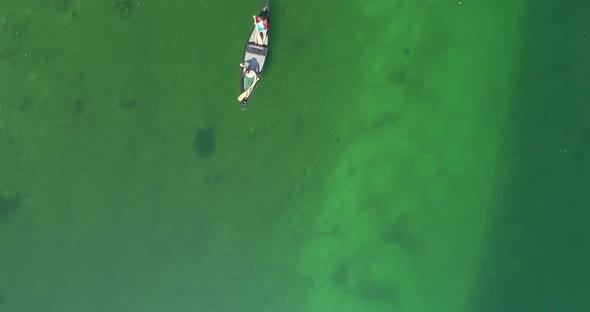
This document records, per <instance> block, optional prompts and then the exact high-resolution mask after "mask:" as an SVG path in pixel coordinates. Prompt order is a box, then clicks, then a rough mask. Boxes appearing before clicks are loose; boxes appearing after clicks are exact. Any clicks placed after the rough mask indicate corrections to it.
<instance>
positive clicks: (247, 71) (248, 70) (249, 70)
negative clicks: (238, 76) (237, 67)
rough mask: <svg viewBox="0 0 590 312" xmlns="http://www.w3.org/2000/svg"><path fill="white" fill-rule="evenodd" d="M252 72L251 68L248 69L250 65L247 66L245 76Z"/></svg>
mask: <svg viewBox="0 0 590 312" xmlns="http://www.w3.org/2000/svg"><path fill="white" fill-rule="evenodd" d="M251 71H252V67H250V65H248V67H246V74H249V73H250V72H251Z"/></svg>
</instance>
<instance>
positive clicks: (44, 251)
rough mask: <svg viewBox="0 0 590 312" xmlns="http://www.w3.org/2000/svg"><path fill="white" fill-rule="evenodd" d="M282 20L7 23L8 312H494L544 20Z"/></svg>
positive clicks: (147, 10)
mask: <svg viewBox="0 0 590 312" xmlns="http://www.w3.org/2000/svg"><path fill="white" fill-rule="evenodd" d="M259 2H261V1H242V0H240V1H237V0H232V1H224V2H223V3H218V2H205V1H200V0H199V1H168V2H149V1H146V2H143V1H141V2H125V1H110V2H108V1H107V3H103V2H98V1H97V2H90V1H76V0H71V1H67V0H60V1H49V0H47V1H41V0H39V1H20V2H11V3H7V2H2V4H0V12H2V13H0V27H1V30H2V32H1V37H0V40H1V41H0V47H1V53H2V54H1V61H0V71H1V72H2V76H0V85H1V86H2V88H0V100H1V102H0V139H1V141H0V172H1V173H2V175H1V177H0V196H2V202H1V203H2V206H0V208H1V209H2V210H0V248H1V249H0V310H4V309H6V311H16V312H20V311H39V310H40V309H41V307H42V308H43V310H44V311H49V312H51V311H82V310H84V311H147V312H149V311H198V312H201V311H203V312H205V311H207V312H209V311H217V312H221V311H269V312H270V311H282V312H287V311H311V312H313V311H343V312H344V311H367V310H371V311H391V310H395V311H410V312H411V311H470V310H469V302H470V299H471V296H472V293H471V292H472V289H473V287H474V283H475V281H474V280H475V278H476V274H477V273H478V270H479V262H480V257H481V254H482V252H483V251H484V250H485V248H486V244H485V242H486V240H487V239H488V237H487V236H486V235H487V233H488V230H489V228H488V225H489V224H488V220H489V218H490V216H491V215H492V211H490V205H491V204H490V202H491V201H492V200H493V196H494V194H495V193H494V192H495V191H496V185H497V183H498V181H497V177H496V176H495V168H497V166H499V165H501V164H499V162H500V160H499V156H498V155H499V154H500V153H501V152H502V151H501V146H502V143H503V142H502V140H503V139H504V135H505V133H504V130H505V129H503V128H502V119H503V118H505V117H506V115H507V114H509V113H510V112H509V107H507V105H508V103H510V100H509V98H510V96H511V92H512V91H513V90H511V83H512V81H511V77H512V75H513V70H514V67H515V64H514V61H515V55H516V54H517V53H518V52H519V50H518V41H517V40H516V38H517V37H518V36H519V35H520V34H519V31H520V25H519V22H520V21H521V20H520V19H521V17H522V12H521V11H522V9H521V8H520V5H519V4H516V3H513V2H511V1H504V2H505V3H502V5H496V4H488V3H487V2H480V1H463V2H461V3H459V2H458V1H426V0H423V1H402V0H396V1H381V0H373V1H368V2H366V3H364V2H363V3H359V4H357V3H351V2H346V3H342V1H332V2H322V3H316V4H313V5H312V7H313V9H311V10H310V5H309V4H306V3H303V2H296V1H276V2H274V1H273V2H272V3H271V27H272V28H271V33H270V36H271V37H270V38H271V52H270V56H269V60H268V62H269V63H268V67H267V68H266V69H265V70H266V72H265V73H264V75H263V76H262V78H261V80H260V85H259V88H258V89H257V91H256V92H255V94H254V97H253V98H252V100H251V102H250V103H249V105H248V109H247V110H246V111H245V112H241V111H240V110H239V103H238V102H237V101H236V100H235V98H236V97H237V96H238V91H239V80H238V79H239V78H238V75H239V74H238V72H239V70H240V69H239V67H238V63H239V61H240V58H241V52H242V49H243V46H244V43H245V42H244V40H245V37H246V36H247V34H248V33H249V29H250V27H251V25H250V24H249V23H250V22H251V15H252V14H256V13H257V12H258V11H259V9H260V7H261V6H262V3H259ZM122 4H129V5H131V6H130V9H131V10H130V11H129V16H125V17H122V16H120V12H121V11H120V6H121V5H122ZM336 7H337V8H338V11H337V10H335V9H334V8H336ZM499 19H501V22H499V21H498V20H499ZM204 25H205V26H204ZM208 127H211V128H213V129H214V132H215V143H216V144H215V151H214V153H213V155H212V156H210V157H208V158H200V157H199V156H198V155H196V154H195V152H194V151H193V148H192V146H193V140H194V138H195V136H196V133H197V132H198V130H199V129H203V128H208Z"/></svg>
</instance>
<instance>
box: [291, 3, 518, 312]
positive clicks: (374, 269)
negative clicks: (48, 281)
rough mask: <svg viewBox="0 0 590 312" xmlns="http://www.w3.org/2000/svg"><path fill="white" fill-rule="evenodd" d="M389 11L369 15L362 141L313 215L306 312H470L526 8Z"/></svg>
mask: <svg viewBox="0 0 590 312" xmlns="http://www.w3.org/2000/svg"><path fill="white" fill-rule="evenodd" d="M384 3H385V2H381V3H379V2H372V4H369V5H368V6H366V7H364V8H363V9H364V10H363V15H364V17H366V18H368V20H369V21H371V22H370V23H373V24H371V26H373V27H372V28H371V30H370V32H367V33H366V35H364V36H363V35H360V36H359V37H360V40H361V42H362V43H363V45H362V50H363V53H362V56H361V72H362V74H361V75H363V78H362V80H361V82H360V84H361V86H362V90H363V91H362V92H360V93H359V95H358V96H357V101H358V105H357V106H356V107H354V110H355V111H354V112H353V114H354V115H353V116H354V117H352V118H351V119H352V120H351V122H350V123H349V124H348V127H347V129H346V131H350V132H351V135H353V133H354V134H355V135H354V139H353V142H352V143H351V144H350V145H348V146H347V147H346V148H345V149H344V150H343V151H342V152H341V153H340V155H338V157H337V160H336V161H335V162H334V166H332V168H331V173H330V174H329V177H328V178H327V179H326V182H325V183H326V197H325V198H324V201H323V202H322V203H320V205H319V207H318V212H317V213H316V214H315V216H314V222H315V224H314V225H315V228H317V229H318V231H320V232H322V233H324V235H319V236H316V237H314V238H312V239H311V240H310V242H309V243H308V244H307V245H306V246H305V247H304V251H303V254H304V258H303V261H302V262H301V267H300V269H301V270H302V271H303V272H305V273H307V274H310V275H312V276H314V281H315V282H316V283H317V290H315V291H313V292H312V294H311V295H310V302H309V303H308V306H307V309H306V310H307V311H329V310H332V309H334V310H337V311H361V310H364V309H367V307H368V306H370V308H369V309H371V310H372V311H391V309H392V306H393V307H395V310H396V311H469V310H470V309H469V304H470V303H471V302H470V300H471V295H472V289H473V287H474V285H475V276H476V275H477V273H478V272H479V270H480V268H479V262H480V257H481V254H482V252H483V251H485V248H486V239H487V237H486V235H487V232H488V230H489V228H488V226H489V221H490V219H491V216H492V215H493V211H491V208H492V207H493V204H492V203H493V200H494V192H495V191H496V184H497V183H499V182H498V181H497V180H496V179H497V177H496V175H495V174H496V172H495V169H496V168H498V166H499V165H501V164H499V162H500V160H499V153H500V152H501V146H502V144H503V138H504V137H503V134H504V133H503V129H502V128H501V124H502V122H501V120H502V119H503V118H506V114H507V113H509V112H510V107H507V105H508V103H510V97H511V92H512V90H511V83H512V81H511V79H512V75H513V68H514V61H515V54H514V53H515V52H518V49H517V41H516V39H517V38H516V37H517V35H518V34H519V33H518V31H519V24H518V22H519V18H521V14H522V13H521V8H520V5H519V4H516V3H515V4H513V5H506V4H504V5H503V6H499V5H497V4H488V3H481V2H477V3H475V2H470V1H465V2H464V3H459V2H456V1H430V2H426V1H423V2H414V3H410V2H407V1H406V2H404V1H394V2H389V3H388V4H384ZM497 16H503V22H502V25H501V26H500V25H498V24H497V23H496V21H495V19H496V18H497ZM498 26H499V27H498ZM350 125H354V126H353V127H350Z"/></svg>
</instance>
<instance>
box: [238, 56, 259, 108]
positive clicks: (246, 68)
mask: <svg viewBox="0 0 590 312" xmlns="http://www.w3.org/2000/svg"><path fill="white" fill-rule="evenodd" d="M240 67H242V68H243V71H242V77H243V78H244V90H246V91H245V92H248V93H247V95H246V98H245V99H244V100H246V99H247V98H248V97H249V96H250V91H249V89H250V87H251V86H252V84H253V83H254V81H256V80H258V75H257V74H256V71H254V70H253V69H252V67H251V66H250V65H249V64H248V63H246V64H243V63H240Z"/></svg>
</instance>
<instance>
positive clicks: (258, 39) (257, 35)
mask: <svg viewBox="0 0 590 312" xmlns="http://www.w3.org/2000/svg"><path fill="white" fill-rule="evenodd" d="M259 42H260V32H259V31H258V29H256V34H255V35H254V43H256V44H260V43H259Z"/></svg>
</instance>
